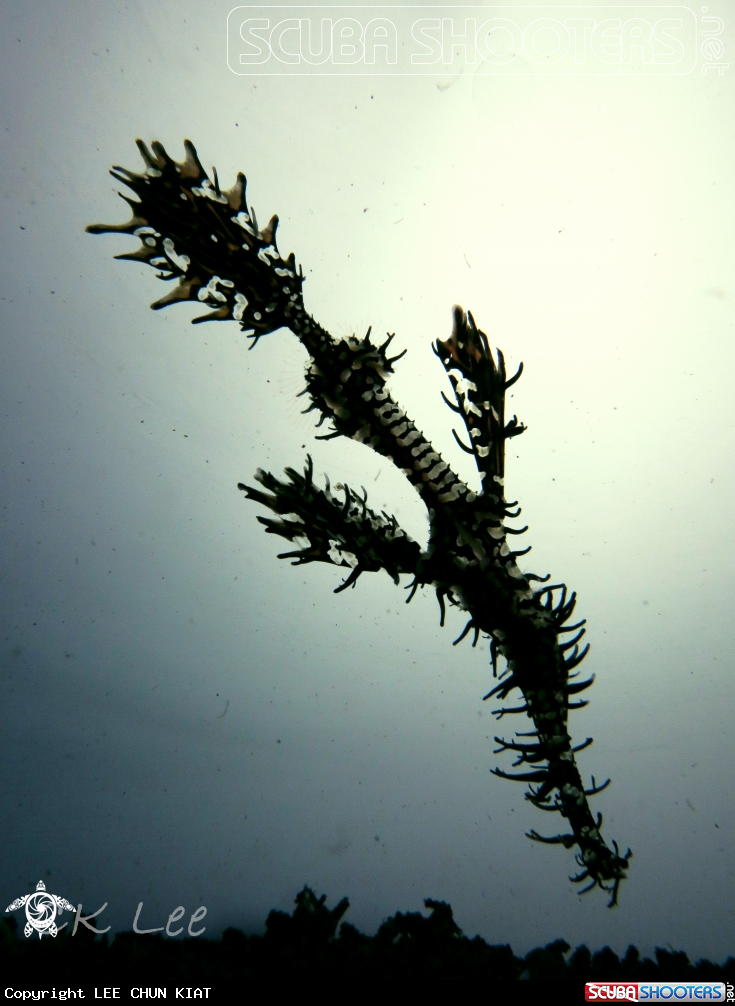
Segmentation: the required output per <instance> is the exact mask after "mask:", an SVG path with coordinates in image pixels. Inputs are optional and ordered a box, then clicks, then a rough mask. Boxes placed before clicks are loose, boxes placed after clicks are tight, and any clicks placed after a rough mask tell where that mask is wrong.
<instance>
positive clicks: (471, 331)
mask: <svg viewBox="0 0 735 1006" xmlns="http://www.w3.org/2000/svg"><path fill="white" fill-rule="evenodd" d="M138 147H139V149H140V151H141V154H142V156H143V158H144V160H145V163H146V171H145V174H143V175H139V174H134V173H133V172H129V171H125V170H124V169H121V168H117V169H115V170H114V171H113V172H112V174H113V175H114V177H116V178H118V179H119V180H120V181H122V182H124V183H125V184H126V185H128V186H129V187H130V188H131V189H132V190H133V191H134V192H135V193H136V195H137V196H138V197H139V201H137V202H136V201H133V200H128V202H129V203H130V205H131V206H132V209H133V218H132V220H130V221H129V222H128V223H127V224H122V225H101V224H99V225H95V226H93V227H89V228H87V229H88V230H89V231H91V232H92V233H108V232H120V233H125V234H132V235H135V236H137V237H139V238H140V240H141V248H140V249H138V251H136V252H134V253H132V254H129V255H121V256H118V257H119V258H127V259H132V260H133V261H140V262H146V263H147V264H149V265H151V266H153V267H155V268H158V269H159V270H160V271H159V277H160V278H161V279H164V280H169V281H170V280H178V285H177V286H176V287H174V289H173V290H172V291H171V293H169V294H168V295H167V296H166V297H163V298H161V300H159V301H156V303H155V304H153V305H152V307H153V308H154V309H158V308H160V307H166V306H168V305H169V304H173V303H177V302H179V301H186V300H197V301H201V302H202V303H204V304H206V305H208V306H209V307H211V308H213V310H212V311H211V312H210V313H209V314H207V315H205V316H203V317H200V318H196V319H194V320H195V321H208V320H211V321H225V320H229V319H233V320H235V321H238V322H239V323H240V326H241V328H242V329H243V330H244V331H245V332H246V333H247V334H248V335H250V336H252V337H253V340H254V342H253V345H254V344H255V342H257V340H258V338H260V337H261V336H262V335H266V334H268V333H269V332H273V331H275V330H276V329H277V328H279V327H281V326H285V327H288V328H290V329H291V331H292V332H293V333H294V334H295V335H296V336H297V337H298V338H299V340H300V341H301V343H302V344H303V345H304V347H305V348H306V350H307V352H308V353H309V357H310V360H309V365H308V368H307V375H306V388H305V390H304V392H303V394H306V395H308V397H309V399H310V405H309V406H308V408H307V410H306V411H312V410H314V411H317V412H319V413H320V414H321V417H320V420H319V425H321V424H322V423H323V422H324V421H325V420H329V421H330V423H331V429H330V430H329V432H327V433H326V434H325V435H323V438H324V439H330V438H332V437H337V436H347V437H351V438H352V439H354V440H357V441H359V442H361V443H365V444H366V445H368V446H369V447H371V448H372V449H373V450H375V451H377V452H378V453H379V454H381V455H383V456H384V457H386V458H387V459H388V460H390V461H392V462H393V463H394V464H395V465H396V466H397V467H398V468H399V469H400V470H401V471H402V472H403V473H404V474H405V475H406V477H407V478H408V479H409V481H410V482H411V483H412V485H413V486H414V487H415V488H416V490H417V491H418V492H419V494H420V495H421V497H422V499H423V500H424V502H425V504H426V506H427V509H428V512H429V518H430V534H429V544H428V547H427V549H426V551H425V552H422V551H421V550H420V548H419V546H418V545H417V544H416V543H415V542H413V541H411V539H409V538H408V536H406V535H405V534H404V533H403V532H402V531H401V529H400V528H398V525H397V523H396V521H395V518H392V517H390V516H388V515H387V514H384V515H383V516H378V515H377V514H375V513H374V512H373V511H371V510H369V509H368V507H367V499H366V497H359V496H358V495H357V494H356V493H355V492H353V491H352V490H351V489H349V488H345V489H344V490H343V492H344V502H342V503H340V502H337V501H336V500H335V499H334V497H333V496H332V494H331V490H330V487H329V485H327V488H326V490H320V489H318V488H316V487H315V486H314V483H313V480H312V470H311V461H310V459H309V464H308V465H307V469H306V472H305V475H304V476H303V477H302V476H300V475H298V474H297V473H296V472H295V471H293V470H292V469H287V475H288V477H289V482H281V481H279V480H278V479H276V478H274V477H273V476H272V475H269V474H266V473H264V472H260V473H259V474H258V479H259V481H260V482H261V484H262V485H263V486H264V488H265V489H267V490H269V492H268V493H265V492H262V491H261V490H258V489H254V488H251V487H247V486H245V485H242V484H241V485H240V488H241V489H243V490H245V492H246V494H247V497H248V498H250V499H253V500H256V501H257V502H260V503H261V504H263V505H265V506H267V507H268V508H269V509H271V510H272V511H274V512H275V513H276V514H277V515H279V518H280V519H278V520H274V519H273V518H259V520H260V521H261V522H262V523H263V524H264V525H265V526H266V529H267V531H269V532H270V533H274V534H278V535H281V536H282V537H284V538H286V539H288V540H289V541H293V540H294V539H295V538H298V537H303V538H305V539H306V542H307V545H306V547H304V548H301V549H299V550H297V551H294V552H288V553H284V554H283V556H282V557H284V558H285V557H290V558H293V559H294V560H295V562H296V563H297V564H301V563H305V562H315V561H317V562H326V563H330V564H334V565H338V566H343V567H348V568H350V569H351V572H350V574H349V575H348V577H347V579H346V580H345V581H344V582H343V583H342V584H341V586H339V587H338V588H337V591H339V590H343V589H345V588H346V587H348V586H350V585H352V586H354V584H355V582H356V580H357V578H358V576H359V575H360V574H361V573H362V572H364V571H376V570H379V569H384V570H386V571H387V572H388V573H389V574H390V575H391V576H392V577H393V578H394V580H397V579H398V576H399V575H400V574H401V573H408V574H410V575H412V576H413V582H412V584H411V585H410V587H411V593H410V595H409V597H408V600H409V601H410V600H411V598H412V597H413V595H414V593H415V592H416V590H417V589H418V587H420V586H423V585H426V584H430V585H432V586H433V587H434V589H435V590H436V594H437V598H438V600H439V604H440V607H441V612H442V624H443V622H444V611H445V602H446V601H448V602H449V603H450V604H451V605H455V606H457V607H459V608H461V609H462V610H464V611H466V612H467V614H468V616H469V617H468V621H467V624H466V627H465V629H464V632H463V633H462V634H461V635H460V637H459V639H457V640H455V642H456V643H457V642H459V641H460V640H461V639H463V638H464V637H465V636H466V635H467V634H468V633H469V632H473V645H475V644H476V643H477V641H478V638H479V636H480V634H481V633H482V634H484V635H485V636H486V637H487V638H489V639H490V654H491V659H492V664H493V675H494V676H496V675H497V658H498V655H501V656H503V657H504V658H505V661H506V668H505V670H504V671H503V673H502V674H501V675H500V677H499V678H498V683H497V684H496V685H495V687H494V688H493V689H492V690H491V691H490V692H489V693H488V695H486V696H485V698H490V697H493V696H497V697H498V698H499V699H500V700H505V699H506V698H507V697H508V696H509V695H510V693H511V692H513V691H514V690H516V689H517V690H519V691H520V693H521V694H522V696H523V704H522V705H520V706H517V707H515V708H507V707H506V708H501V709H499V710H496V714H497V715H498V717H499V718H500V717H502V716H504V715H506V714H508V713H518V714H526V715H527V716H528V717H530V719H531V720H532V722H533V726H534V728H535V729H534V730H533V731H530V732H526V733H518V734H517V735H516V738H515V739H513V740H510V741H506V740H504V739H503V738H499V737H498V738H496V740H497V742H498V744H499V745H500V748H499V750H500V751H511V752H513V754H515V755H516V756H517V758H516V761H515V763H514V764H515V765H516V766H518V765H523V764H527V765H528V766H529V767H530V771H528V772H521V773H518V774H515V775H510V774H508V773H505V772H502V771H500V770H499V769H495V770H494V771H495V773H496V774H497V775H500V776H502V777H503V778H511V779H517V780H520V781H523V782H528V783H535V784H536V786H535V788H534V787H529V790H528V792H527V794H526V798H527V799H528V800H530V801H531V802H532V803H533V804H534V805H535V806H537V807H538V808H540V809H542V810H548V811H558V812H559V813H560V814H561V815H562V816H563V817H565V818H566V819H567V820H568V822H569V825H570V828H571V832H570V833H569V834H562V835H556V836H553V837H550V838H544V837H542V836H541V835H539V834H538V833H537V832H536V831H531V832H530V833H529V837H530V838H533V839H535V840H537V841H542V842H552V843H557V844H561V845H564V846H565V847H566V848H571V847H573V846H577V848H578V849H579V853H578V856H577V861H578V863H579V865H580V867H581V872H580V874H579V875H578V876H576V877H574V878H572V879H574V880H575V881H576V882H580V883H581V882H582V881H584V880H589V884H588V885H587V886H586V887H585V890H589V889H590V888H592V887H595V886H598V887H601V888H603V889H604V890H606V891H608V892H609V893H610V896H611V897H610V904H611V905H614V904H615V903H616V901H617V894H618V887H619V884H620V881H621V880H622V879H624V877H625V871H626V870H627V867H628V860H629V858H630V855H631V853H630V850H629V851H628V852H627V853H626V854H625V855H624V856H623V855H621V854H620V853H619V851H618V848H617V845H616V844H615V843H614V842H613V843H612V844H613V848H612V849H610V848H608V846H607V845H606V844H605V842H604V841H603V839H602V836H601V834H600V827H601V822H602V818H601V815H598V816H597V819H595V818H593V816H592V813H591V811H590V809H589V806H588V802H587V798H588V797H589V796H591V795H593V794H595V793H598V792H600V790H601V789H604V786H599V787H598V786H596V785H595V783H594V779H593V781H592V786H591V788H589V789H585V787H584V784H583V783H582V780H581V778H580V775H579V771H578V769H577V767H576V763H575V753H576V752H577V751H579V750H581V749H582V748H584V747H587V746H588V745H589V744H590V743H592V741H591V739H590V738H588V739H587V740H586V741H585V742H584V743H583V744H581V745H578V746H576V747H574V746H573V745H572V740H571V737H570V735H569V733H568V730H567V720H568V712H569V710H570V709H574V708H578V707H580V706H583V705H586V702H584V701H570V700H571V699H572V698H573V697H574V696H576V695H578V694H579V693H580V692H582V691H583V690H584V689H586V688H588V687H589V685H590V684H591V683H592V678H589V679H588V680H586V681H577V680H576V675H577V673H578V672H577V671H576V670H575V668H576V667H577V666H578V665H579V663H580V662H581V661H582V660H583V658H584V656H585V655H586V653H587V649H588V647H586V646H585V647H584V648H583V649H582V650H580V649H579V640H580V639H581V637H582V635H583V634H584V631H585V630H584V628H583V625H584V622H583V621H582V622H578V623H576V625H569V624H568V622H569V619H570V618H571V615H572V612H573V610H574V607H575V603H576V598H575V595H574V594H571V596H569V597H568V596H567V589H566V587H565V586H564V585H563V584H556V585H551V586H544V587H542V588H540V589H536V590H534V589H533V588H532V586H531V584H532V582H533V581H540V582H545V581H546V580H548V577H546V578H544V579H542V578H541V577H538V576H536V575H535V574H533V573H522V572H521V570H520V569H519V568H518V565H517V563H516V558H517V557H518V556H520V555H524V554H525V553H526V552H528V551H529V549H525V550H523V551H519V552H513V551H511V549H510V547H509V546H508V543H507V535H514V534H522V533H523V531H525V530H526V529H525V528H522V529H520V530H516V529H513V528H510V527H507V526H506V525H505V523H504V521H505V520H507V519H509V518H513V517H517V516H518V514H519V513H520V509H518V510H516V511H515V512H512V511H511V507H513V506H515V505H516V504H515V503H511V504H508V503H507V502H506V500H505V496H504V489H503V478H504V457H505V441H506V440H507V439H509V438H510V437H514V436H517V435H519V434H521V433H523V431H524V429H525V427H523V426H522V425H519V423H518V421H517V419H516V417H515V416H514V417H513V418H512V419H511V420H510V421H509V422H506V421H505V392H506V390H507V389H508V388H509V387H510V386H511V385H512V384H513V383H514V382H515V381H516V380H517V379H518V377H519V376H520V373H521V369H522V368H519V370H518V372H517V373H516V375H515V376H514V377H512V378H511V379H510V380H507V379H506V373H505V363H504V359H503V354H502V353H501V352H500V351H498V354H497V362H496V361H495V360H494V359H493V355H492V352H491V350H490V346H489V343H488V340H487V337H486V336H485V334H484V333H483V332H481V331H480V330H479V329H478V328H477V327H476V325H475V323H474V320H473V318H472V315H466V314H465V313H464V312H463V311H462V309H461V308H459V307H455V308H454V327H453V331H452V335H451V337H450V338H449V339H448V340H446V342H443V341H439V342H437V344H436V346H435V347H434V351H435V352H436V354H437V355H438V356H439V358H440V359H441V361H442V363H443V365H444V367H445V369H446V371H447V373H448V375H449V379H450V381H451V384H452V389H453V391H454V398H455V403H456V404H453V403H452V402H450V401H448V400H447V399H446V398H444V400H445V402H446V404H447V405H448V406H449V407H450V408H451V409H452V410H453V411H454V412H455V413H456V414H458V415H460V416H461V417H462V420H463V423H464V427H465V432H466V435H467V443H466V444H465V443H464V442H463V441H462V440H461V439H460V438H459V436H458V435H457V433H456V432H455V437H456V438H457V440H458V442H459V444H460V446H461V447H462V449H463V450H464V451H466V452H467V453H469V454H472V456H473V457H474V459H475V462H476V465H477V468H478V471H479V473H480V478H481V482H482V488H481V491H480V493H474V492H473V491H471V490H470V489H469V487H468V486H467V485H466V484H465V483H464V482H463V481H462V480H461V479H460V478H459V477H458V476H457V475H456V474H455V473H454V472H453V471H452V470H451V468H450V466H449V465H448V464H447V463H446V462H445V461H444V460H443V459H442V457H441V456H440V454H439V453H438V452H437V451H435V450H434V448H433V446H432V445H431V444H430V443H429V441H427V440H426V438H425V437H424V436H423V434H422V433H421V431H420V430H419V429H418V428H417V427H416V426H415V424H414V423H413V422H412V420H411V419H409V417H408V416H407V415H406V413H405V412H404V411H403V410H402V409H401V408H400V407H399V406H398V405H397V403H396V402H395V401H394V400H393V399H392V397H391V395H390V393H389V391H388V389H387V388H386V380H387V378H388V377H389V376H390V374H391V373H392V370H393V364H394V363H395V362H396V360H397V359H399V357H398V356H394V357H389V356H388V347H389V345H390V342H391V340H392V339H393V336H388V337H387V339H386V341H385V342H384V343H383V344H382V345H380V346H376V345H374V344H373V343H372V342H371V339H370V331H368V333H367V334H366V335H365V337H364V338H358V337H352V338H347V339H339V340H337V339H334V338H332V336H331V335H330V334H329V333H328V332H326V331H325V330H324V329H323V328H322V327H321V326H320V325H319V324H318V323H317V322H316V321H314V319H313V318H311V317H310V316H309V315H308V314H307V312H306V311H305V309H304V305H303V297H302V281H303V274H302V273H301V271H300V270H299V272H298V273H297V272H296V266H295V260H294V256H293V255H291V256H290V257H289V258H288V259H287V260H284V259H282V258H281V256H280V253H279V252H278V249H277V246H276V241H275V232H276V226H277V223H278V218H277V217H275V216H274V217H273V218H272V220H271V222H270V224H269V225H268V227H266V228H265V230H262V231H261V230H259V229H258V226H257V222H256V217H255V213H254V211H253V210H252V209H248V207H247V205H246V203H245V178H244V176H243V175H238V179H237V182H236V184H235V186H234V187H233V188H232V189H231V190H229V191H227V192H223V191H221V190H220V187H219V182H218V179H217V174H216V172H214V182H212V181H211V180H210V179H209V178H208V177H207V175H206V173H205V172H204V169H203V168H202V166H201V164H200V162H199V159H198V157H197V154H196V151H195V150H194V147H193V146H192V144H191V143H189V142H188V141H186V143H185V148H186V160H185V161H184V162H183V163H182V164H177V163H176V162H174V161H173V160H172V159H171V158H170V157H169V156H168V154H167V153H166V151H165V150H164V149H163V147H162V146H161V145H160V144H159V143H154V144H152V149H153V153H151V152H150V151H149V150H148V149H147V147H146V146H145V145H144V144H143V143H141V142H140V141H138ZM124 198H127V197H124ZM400 355H402V354H400ZM568 632H576V635H575V636H574V637H573V638H572V639H571V640H568V641H566V642H563V641H562V639H561V637H562V636H563V635H564V634H566V633H568ZM605 785H607V783H605Z"/></svg>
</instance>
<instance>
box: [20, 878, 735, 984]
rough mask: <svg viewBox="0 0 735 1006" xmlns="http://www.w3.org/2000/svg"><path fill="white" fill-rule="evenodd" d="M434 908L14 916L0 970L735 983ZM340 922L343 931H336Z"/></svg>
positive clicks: (729, 974)
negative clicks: (87, 922)
mask: <svg viewBox="0 0 735 1006" xmlns="http://www.w3.org/2000/svg"><path fill="white" fill-rule="evenodd" d="M424 904H425V905H426V908H427V909H428V910H429V914H428V916H427V915H423V914H421V913H420V912H406V913H402V912H398V913H397V914H396V915H394V916H392V917H391V918H389V919H386V921H385V922H384V923H383V924H382V926H381V927H380V928H379V929H378V931H377V933H376V934H375V935H374V936H366V935H364V934H363V933H361V932H359V931H358V930H357V929H356V928H355V927H354V926H352V925H350V924H349V923H348V922H342V924H341V925H340V920H341V919H342V917H343V916H344V914H345V912H346V911H347V909H348V907H349V902H348V901H347V899H346V898H344V899H343V900H342V901H340V902H339V904H338V905H337V906H336V907H335V908H332V909H330V908H328V907H327V905H326V896H325V895H322V896H321V897H320V898H318V897H317V896H316V895H315V894H314V892H313V891H312V890H311V889H310V888H308V887H304V889H303V890H302V891H301V892H300V893H299V894H298V895H297V896H296V907H295V909H294V911H293V913H292V914H291V915H288V914H287V913H286V912H279V911H272V912H271V913H270V914H269V916H268V918H267V920H266V924H265V933H264V934H263V935H254V936H248V935H246V934H245V933H243V932H241V931H240V930H239V929H226V930H225V932H224V934H223V935H222V938H221V939H219V940H208V939H206V938H203V937H200V938H198V939H164V938H162V937H161V936H139V935H136V934H135V933H129V932H126V933H118V934H117V935H116V936H115V938H114V940H112V941H108V940H107V937H106V936H103V937H101V938H95V937H94V935H93V934H92V933H90V932H89V931H88V930H86V929H82V928H80V929H79V931H78V932H77V934H76V936H74V937H71V936H69V935H67V931H65V930H62V931H61V932H60V933H59V935H58V936H57V937H55V939H51V938H50V937H46V938H45V939H42V940H31V939H29V940H26V939H23V938H22V937H20V938H19V937H18V935H17V928H18V927H17V923H16V921H15V919H12V918H10V919H7V918H6V919H3V920H2V921H1V922H0V970H1V971H2V974H3V976H4V977H5V978H7V979H8V980H9V978H10V976H11V975H20V976H22V977H24V978H25V979H26V981H29V980H30V981H33V980H36V981H38V980H44V979H52V980H53V983H54V984H55V985H56V986H58V987H60V986H62V985H64V984H65V982H67V981H74V980H78V979H79V978H80V976H83V978H84V981H85V983H86V984H87V985H91V984H94V983H95V982H96V983H97V984H100V983H102V984H104V985H106V986H109V985H111V984H114V982H116V981H133V982H135V984H136V985H138V986H140V985H155V984H156V983H157V984H158V985H161V984H162V983H163V982H165V981H170V982H172V981H175V982H177V983H180V984H196V985H206V984H209V985H211V986H213V987H215V988H218V987H219V988H221V987H222V986H223V985H225V984H227V983H230V982H243V981H247V980H250V979H267V980H270V981H273V980H278V979H293V978H308V979H310V980H315V979H320V978H321V979H335V978H336V979H344V980H349V981H350V982H354V981H355V979H366V980H383V979H392V980H396V979H398V980H401V979H404V980H405V979H417V980H419V979H426V978H435V979H439V980H449V981H466V980H467V979H472V978H476V979H483V980H485V981H490V982H507V981H516V980H518V979H529V980H552V981H569V982H575V983H577V984H579V983H581V982H583V981H596V980H599V981H616V980H628V981H677V982H678V981H700V982H702V981H730V982H732V981H734V980H735V960H733V958H732V957H730V958H728V959H727V961H726V962H725V964H724V965H722V966H720V965H716V964H712V963H710V962H709V961H707V960H702V961H699V962H697V963H696V964H694V965H693V964H691V963H690V961H689V958H688V957H687V956H686V954H684V953H676V952H673V951H670V950H664V949H657V950H656V955H655V956H656V960H655V961H654V960H651V959H650V958H641V956H640V953H639V951H638V950H637V949H636V948H635V947H633V946H630V947H628V950H627V952H626V953H625V955H624V956H623V957H622V959H621V958H619V957H618V955H617V954H615V953H614V952H613V951H612V950H611V949H610V948H609V947H604V948H603V949H602V950H600V951H599V952H598V953H595V954H593V953H591V952H590V950H589V949H588V948H587V947H586V946H584V945H583V946H580V947H577V949H576V950H575V951H574V952H573V953H572V954H570V953H569V951H570V949H571V948H570V946H569V944H568V943H567V942H566V941H565V940H555V941H554V942H553V943H549V944H548V945H547V946H545V947H539V948H538V949H535V950H531V951H530V953H528V954H526V956H525V957H517V956H516V955H515V954H514V953H513V951H512V950H511V948H510V947H509V946H507V945H505V946H490V945H489V944H488V943H486V942H485V940H483V939H482V938H481V937H479V936H475V937H474V939H469V938H468V937H467V936H465V935H464V934H463V933H462V930H461V929H460V928H459V926H458V925H457V923H456V922H455V921H454V917H453V915H452V909H451V907H450V906H449V905H448V904H446V903H445V902H443V901H432V900H431V899H430V898H427V899H426V901H425V902H424ZM338 927H339V932H338V931H337V930H338Z"/></svg>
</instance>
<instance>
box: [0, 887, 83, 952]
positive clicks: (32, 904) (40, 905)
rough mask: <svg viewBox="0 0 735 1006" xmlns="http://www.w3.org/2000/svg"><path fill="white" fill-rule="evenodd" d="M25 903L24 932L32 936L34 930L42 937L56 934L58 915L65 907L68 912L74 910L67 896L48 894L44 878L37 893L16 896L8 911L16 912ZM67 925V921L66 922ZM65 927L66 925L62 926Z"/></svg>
mask: <svg viewBox="0 0 735 1006" xmlns="http://www.w3.org/2000/svg"><path fill="white" fill-rule="evenodd" d="M24 905H25V909H26V919H27V920H28V921H27V922H26V925H25V929H24V930H23V932H24V933H25V934H26V936H30V935H31V933H33V932H34V931H35V932H37V933H38V938H39V939H41V937H42V936H43V934H44V933H48V935H49V936H56V934H57V933H58V931H59V930H58V928H57V926H56V916H57V914H58V915H61V913H62V912H63V911H64V909H66V910H67V912H74V911H76V909H75V908H74V905H70V904H69V902H68V901H67V900H66V898H60V897H59V896H58V894H48V893H47V892H46V885H45V884H44V882H43V881H42V880H39V881H38V883H37V884H36V893H35V894H24V895H23V897H22V898H16V899H15V901H14V902H13V903H12V905H8V907H7V908H6V909H5V911H6V912H15V911H16V910H17V909H18V908H22V907H23V906H24ZM64 925H66V923H64ZM61 928H62V929H63V928H64V926H61Z"/></svg>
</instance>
